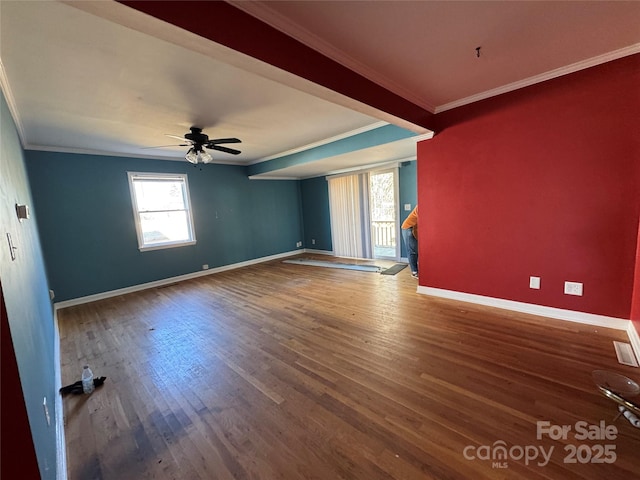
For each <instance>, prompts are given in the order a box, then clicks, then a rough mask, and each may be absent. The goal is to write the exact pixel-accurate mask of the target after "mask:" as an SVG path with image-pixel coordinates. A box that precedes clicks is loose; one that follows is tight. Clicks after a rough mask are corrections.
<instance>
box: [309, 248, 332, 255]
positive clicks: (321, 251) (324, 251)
mask: <svg viewBox="0 0 640 480" xmlns="http://www.w3.org/2000/svg"><path fill="white" fill-rule="evenodd" d="M304 253H317V254H319V255H333V250H316V249H314V248H305V249H304Z"/></svg>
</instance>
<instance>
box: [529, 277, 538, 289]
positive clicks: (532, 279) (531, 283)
mask: <svg viewBox="0 0 640 480" xmlns="http://www.w3.org/2000/svg"><path fill="white" fill-rule="evenodd" d="M529 288H533V289H535V290H540V277H529Z"/></svg>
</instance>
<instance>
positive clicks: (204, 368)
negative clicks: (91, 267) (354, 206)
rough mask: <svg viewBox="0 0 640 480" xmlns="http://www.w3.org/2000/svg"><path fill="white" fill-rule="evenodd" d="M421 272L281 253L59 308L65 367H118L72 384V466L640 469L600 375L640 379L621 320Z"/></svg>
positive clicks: (605, 472) (73, 476)
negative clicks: (556, 310) (589, 436)
mask: <svg viewBox="0 0 640 480" xmlns="http://www.w3.org/2000/svg"><path fill="white" fill-rule="evenodd" d="M323 259H325V258H324V257H323ZM416 285H417V283H416V281H415V280H414V279H412V278H411V276H410V272H409V270H408V269H405V270H403V271H401V272H400V273H399V274H397V275H395V276H387V275H379V274H376V273H370V272H359V271H352V270H339V269H330V268H319V267H313V266H303V265H292V264H284V263H282V262H280V261H274V262H270V263H265V264H260V265H255V266H250V267H246V268H242V269H239V270H235V271H229V272H224V273H218V274H213V275H209V276H206V277H201V278H199V279H196V280H192V281H186V282H182V283H180V284H175V285H171V286H167V287H164V288H156V289H152V290H146V291H142V292H138V293H133V294H130V295H126V296H121V297H115V298H111V299H107V300H102V301H99V302H95V303H91V304H85V305H80V306H75V307H70V308H66V309H64V310H61V311H59V312H58V318H59V326H60V336H61V355H62V379H63V385H65V384H68V383H73V382H74V381H76V380H78V379H79V376H80V373H81V370H82V366H83V365H84V364H89V365H90V366H91V367H92V369H93V372H94V374H95V375H96V376H102V375H104V376H106V377H107V380H106V382H105V384H104V385H103V386H102V387H100V388H98V389H97V390H96V391H95V392H94V393H93V394H91V395H77V396H73V395H69V396H66V397H65V398H64V400H63V402H64V414H65V424H66V427H65V432H66V441H67V455H68V457H67V463H68V470H69V479H70V480H88V479H118V480H122V479H152V478H153V479H188V480H193V479H216V480H217V479H220V480H222V479H266V480H273V479H284V480H296V479H317V480H332V479H349V480H355V479H366V480H376V479H421V480H422V479H507V478H509V479H512V478H531V479H560V478H562V479H578V478H587V479H602V478H607V479H623V478H624V479H629V478H638V475H640V455H638V452H640V429H637V428H634V427H632V426H631V425H630V424H629V423H628V422H627V421H626V420H625V419H624V418H621V419H618V420H617V421H615V422H614V421H613V419H614V416H615V414H616V412H617V411H616V405H615V404H614V403H613V402H612V401H611V400H608V399H606V398H604V397H603V396H601V395H600V394H599V393H598V392H597V390H596V388H595V386H594V384H593V381H592V379H591V372H592V370H594V369H608V370H613V371H617V372H620V373H623V374H625V375H627V376H629V377H631V378H633V379H635V380H636V381H640V369H637V368H632V367H625V366H622V365H619V364H618V362H617V360H616V357H615V353H614V350H613V345H612V340H620V341H625V342H626V341H628V340H627V338H626V335H625V333H624V332H620V331H615V330H609V329H603V328H596V327H589V326H585V325H579V324H574V323H570V322H563V321H556V320H550V319H545V318H541V317H534V316H530V315H524V314H518V313H514V312H508V311H504V310H498V309H492V308H487V307H481V306H474V305H471V304H464V303H459V302H454V301H449V300H443V299H437V298H433V297H429V296H425V295H420V294H417V293H416ZM538 421H548V422H550V424H551V425H570V426H571V431H569V432H568V435H567V439H566V440H562V439H560V440H553V439H551V438H549V436H548V435H543V437H542V438H541V439H538V438H537V423H536V422H538ZM580 421H584V422H586V423H585V424H586V425H599V424H600V422H601V421H603V422H604V423H605V424H606V425H614V426H615V427H616V428H617V431H618V433H617V435H616V437H615V439H609V440H607V439H601V440H580V439H579V437H578V439H576V433H579V431H580V430H578V431H576V427H578V428H579V427H580V425H578V426H576V422H580ZM593 428H594V429H595V428H596V427H593ZM500 445H503V446H506V449H507V458H506V459H504V460H501V461H500V462H499V463H500V465H497V464H494V463H493V462H498V460H493V461H492V460H491V459H487V460H485V459H483V458H486V457H485V455H486V454H487V452H492V451H494V450H496V449H495V447H498V446H500ZM571 445H574V446H575V447H571ZM598 445H602V446H603V447H602V449H600V447H598ZM605 445H612V446H613V449H612V447H607V448H606V451H607V452H608V453H606V452H605V453H606V454H605V455H604V456H602V454H603V451H601V450H605V448H604V446H605ZM551 447H553V451H552V452H551V453H550V454H549V451H550V448H551ZM541 448H543V449H544V452H545V454H547V455H548V458H549V461H548V463H546V464H545V463H544V460H543V457H542V453H541V451H540V449H541ZM572 448H575V449H576V452H575V453H577V455H576V456H574V457H571V456H569V460H571V459H572V458H573V459H576V463H565V459H566V458H567V456H568V455H569V454H570V453H571V449H572ZM534 450H535V453H536V454H537V455H538V457H537V458H535V459H531V460H528V459H527V458H526V457H525V456H522V455H524V454H525V452H526V453H528V455H529V457H532V456H533V453H534ZM496 451H497V450H496ZM612 452H613V454H614V455H615V458H614V457H612V456H611V453H612ZM465 454H466V455H465ZM521 454H522V455H521ZM604 459H607V460H608V461H609V462H611V460H615V461H613V462H612V463H590V460H595V461H598V460H600V461H601V460H604ZM505 462H506V463H505ZM582 462H589V463H582ZM499 466H501V467H506V468H498V467H499Z"/></svg>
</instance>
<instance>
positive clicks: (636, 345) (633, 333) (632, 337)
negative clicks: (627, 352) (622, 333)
mask: <svg viewBox="0 0 640 480" xmlns="http://www.w3.org/2000/svg"><path fill="white" fill-rule="evenodd" d="M637 328H640V325H638V327H635V326H634V325H633V322H629V328H627V335H628V336H629V342H630V343H631V347H632V348H633V353H635V354H636V358H637V359H638V363H640V334H639V333H638V330H637Z"/></svg>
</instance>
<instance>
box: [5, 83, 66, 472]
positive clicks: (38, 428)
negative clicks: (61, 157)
mask: <svg viewBox="0 0 640 480" xmlns="http://www.w3.org/2000/svg"><path fill="white" fill-rule="evenodd" d="M0 97H1V98H2V102H1V103H2V104H1V106H0V108H1V110H0V138H1V139H2V141H1V142H0V172H1V174H0V198H2V202H0V227H1V228H0V231H1V232H2V238H0V245H1V246H2V248H0V280H1V281H2V290H3V294H4V301H5V305H6V307H7V317H8V320H9V328H10V329H11V339H7V338H4V337H3V338H2V343H3V345H4V344H5V342H7V341H12V342H13V347H14V349H15V354H16V361H17V364H18V372H19V374H20V379H21V384H22V390H23V393H24V398H25V406H26V409H27V415H28V417H29V425H30V427H31V435H32V438H33V443H34V447H35V451H36V456H37V458H38V466H39V468H40V475H41V477H42V478H43V479H55V478H56V458H57V450H56V429H55V414H56V412H55V399H56V396H57V394H58V393H57V392H56V386H55V369H54V353H53V349H54V323H53V311H52V308H51V301H50V299H49V287H48V285H47V275H46V270H45V265H44V260H43V255H42V250H41V247H40V240H39V235H38V224H37V219H38V215H37V212H35V211H34V209H33V208H31V218H30V219H28V220H24V221H22V222H20V221H19V220H18V218H17V216H16V211H15V204H16V203H19V204H26V205H29V206H30V207H32V206H33V202H32V199H31V193H30V188H29V182H28V179H27V171H26V169H25V162H24V157H23V152H22V147H21V146H20V140H19V138H18V134H17V131H16V127H15V124H14V123H13V121H12V119H11V113H10V112H9V109H8V107H7V104H6V101H5V98H4V96H3V95H0ZM7 233H10V234H11V237H12V239H13V243H14V245H15V246H16V247H17V250H16V259H15V260H13V261H12V260H11V256H10V254H9V248H8V241H7V238H6V234H7ZM44 397H46V398H47V405H48V407H49V412H50V415H51V420H52V424H51V427H49V426H47V424H46V421H45V416H44V414H43V409H42V400H43V398H44ZM2 441H3V442H5V441H8V442H10V441H11V439H10V438H3V439H2Z"/></svg>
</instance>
